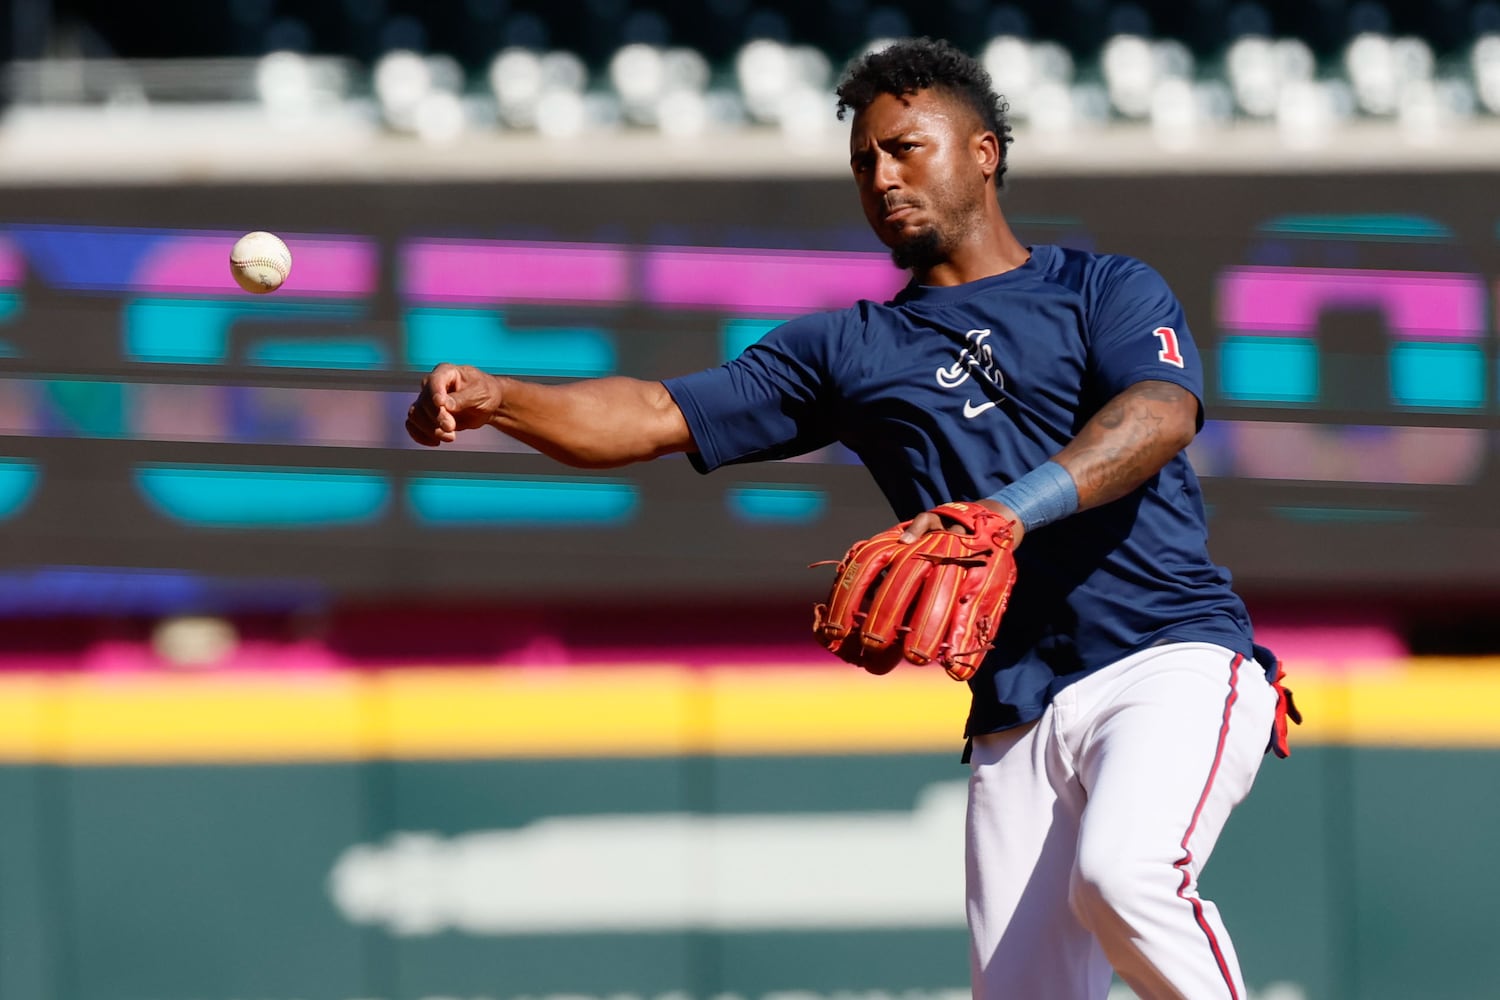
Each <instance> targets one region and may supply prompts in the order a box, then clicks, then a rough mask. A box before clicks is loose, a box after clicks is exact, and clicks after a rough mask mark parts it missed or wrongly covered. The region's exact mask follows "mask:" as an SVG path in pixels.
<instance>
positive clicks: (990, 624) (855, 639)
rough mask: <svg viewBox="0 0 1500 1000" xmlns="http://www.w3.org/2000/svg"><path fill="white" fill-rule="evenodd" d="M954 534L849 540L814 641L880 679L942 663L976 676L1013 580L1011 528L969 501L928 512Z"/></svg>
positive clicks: (955, 673) (897, 531) (961, 675)
mask: <svg viewBox="0 0 1500 1000" xmlns="http://www.w3.org/2000/svg"><path fill="white" fill-rule="evenodd" d="M932 513H934V514H937V515H938V516H939V517H941V518H942V519H943V521H944V523H945V524H954V525H960V526H962V527H963V528H964V529H966V532H967V533H960V532H959V531H955V530H948V531H929V532H927V533H926V534H924V535H922V536H921V537H919V538H918V539H917V540H916V541H913V542H905V543H903V542H901V541H899V539H900V537H901V533H902V532H903V531H905V530H906V528H907V526H908V525H909V524H911V522H910V521H903V522H901V523H900V524H898V525H896V526H895V527H894V528H888V529H886V530H885V531H882V532H880V533H879V534H877V535H875V536H873V537H871V538H867V539H864V540H862V541H858V542H855V543H854V545H853V546H852V547H851V548H850V549H849V551H848V552H847V553H845V555H844V558H843V559H842V560H839V561H837V562H836V563H835V562H834V561H832V560H829V561H827V562H820V563H814V564H813V565H814V566H828V565H837V566H838V572H837V575H836V577H835V579H834V581H833V589H832V591H831V592H830V593H829V595H828V601H827V602H826V603H824V604H819V605H817V606H816V607H815V608H814V609H813V634H814V635H815V636H816V637H817V639H818V641H819V642H820V643H822V644H823V646H824V648H826V649H827V650H828V651H829V652H831V653H833V654H834V655H835V656H837V657H839V658H840V659H843V660H847V661H849V662H850V663H853V664H856V665H857V666H860V667H863V668H864V669H866V670H868V671H870V672H871V673H877V674H883V673H887V672H888V671H890V670H892V669H893V668H895V667H896V666H897V664H899V663H901V662H903V661H905V662H908V663H916V664H927V663H932V662H934V661H936V662H937V663H940V664H942V666H943V669H944V670H946V671H948V674H949V676H951V677H953V679H954V680H960V681H966V680H968V679H969V678H970V677H972V676H974V672H975V671H976V670H978V669H979V664H980V663H981V662H982V661H983V660H984V655H985V653H986V652H988V651H989V650H990V649H991V648H992V647H993V645H994V639H995V633H996V631H998V629H999V628H1000V619H1001V617H1002V616H1003V615H1004V614H1005V604H1006V601H1008V600H1009V599H1010V590H1011V587H1012V586H1013V585H1014V584H1015V581H1016V563H1015V559H1014V558H1013V556H1012V546H1011V530H1010V522H1009V521H1008V520H1006V519H1005V518H1003V517H1001V516H1000V515H998V514H996V513H995V512H993V511H991V510H989V509H987V508H985V507H981V506H980V505H979V504H975V503H957V502H955V503H945V504H941V505H939V506H937V507H934V508H933V509H932Z"/></svg>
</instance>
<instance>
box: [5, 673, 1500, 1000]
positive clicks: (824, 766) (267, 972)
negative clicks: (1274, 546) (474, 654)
mask: <svg viewBox="0 0 1500 1000" xmlns="http://www.w3.org/2000/svg"><path fill="white" fill-rule="evenodd" d="M1491 672H1493V671H1491ZM885 680H889V681H891V682H892V683H889V684H887V683H885V681H884V680H882V681H874V680H873V679H870V678H864V677H858V676H852V675H850V674H846V673H844V672H843V671H819V670H809V671H806V672H796V671H780V670H764V671H686V670H682V671H673V670H667V669H663V670H654V671H630V670H613V671H602V670H601V671H559V672H537V673H534V674H530V675H528V674H526V673H524V672H505V671H456V672H425V673H424V672H409V673H406V674H405V675H404V676H402V675H397V674H391V675H366V676H363V677H349V676H343V675H339V676H330V677H327V678H305V677H304V678H295V679H288V678H205V677H182V678H151V679H135V680H130V679H125V680H119V679H113V680H104V681H99V680H79V679H53V678H42V677H37V678H29V679H27V678H22V679H8V680H6V681H4V682H0V722H4V723H5V725H4V727H3V732H4V734H5V736H4V738H3V739H0V753H3V756H4V757H5V759H6V760H7V763H6V764H4V765H3V766H0V795H3V801H4V802H5V803H6V808H5V809H4V810H3V811H0V1000H366V998H369V1000H373V998H384V1000H419V998H438V997H442V998H490V1000H520V998H535V1000H541V998H544V997H545V998H554V1000H556V998H562V997H568V998H585V997H599V998H606V997H609V998H622V1000H623V998H625V997H640V998H643V1000H651V998H658V997H674V998H687V997H701V998H709V997H721V996H722V997H734V998H744V1000H764V998H771V997H775V998H777V1000H811V998H814V997H834V996H837V997H841V998H847V1000H856V998H866V1000H883V998H887V997H891V998H906V1000H917V998H922V997H939V996H941V997H944V998H949V997H951V998H958V997H961V996H963V995H965V993H964V991H965V981H966V968H967V958H966V951H965V934H964V930H963V926H962V921H963V910H962V850H963V835H962V811H963V793H964V784H963V783H964V779H965V776H966V768H965V767H964V766H963V765H962V764H961V763H960V762H959V750H960V745H959V741H958V740H957V738H956V727H957V726H958V724H959V721H960V720H961V713H958V712H954V713H953V714H952V715H948V712H949V710H950V709H951V708H952V707H953V706H954V699H955V695H956V694H957V693H959V692H961V689H960V688H958V686H956V685H948V684H946V683H945V682H943V681H941V679H940V678H938V677H934V676H932V675H928V674H923V673H921V672H919V671H912V672H911V673H909V674H908V675H907V676H906V677H904V678H896V677H895V676H894V675H893V677H892V678H887V679H885ZM1382 685H1384V686H1385V687H1386V688H1387V690H1386V691H1385V694H1384V695H1382V696H1381V697H1376V696H1375V694H1374V693H1373V692H1374V691H1375V690H1376V689H1378V688H1380V687H1381V686H1382ZM1497 686H1500V682H1497V681H1495V680H1491V679H1490V678H1489V677H1488V676H1487V675H1486V674H1485V673H1483V672H1480V671H1475V672H1473V673H1465V672H1464V671H1463V670H1462V668H1456V667H1453V666H1451V665H1450V666H1447V667H1435V668H1433V669H1432V671H1431V672H1430V673H1424V671H1423V670H1422V669H1421V668H1420V667H1413V668H1411V669H1408V670H1404V671H1399V672H1396V673H1394V674H1387V675H1385V676H1384V678H1383V679H1381V678H1376V677H1374V676H1371V677H1366V678H1364V679H1363V680H1360V679H1355V678H1346V679H1343V680H1336V681H1320V682H1313V681H1311V680H1309V681H1308V683H1306V684H1305V685H1304V688H1303V691H1304V692H1305V697H1304V698H1303V700H1305V701H1306V702H1308V705H1307V709H1308V712H1309V714H1310V715H1314V717H1315V718H1319V719H1321V721H1320V722H1319V723H1318V724H1311V723H1310V724H1309V726H1308V727H1307V729H1306V731H1305V732H1303V733H1299V734H1298V735H1299V736H1301V737H1302V738H1301V739H1300V740H1299V741H1298V745H1297V747H1296V751H1295V753H1294V755H1293V757H1292V758H1291V759H1290V760H1287V761H1277V760H1275V759H1269V760H1268V761H1267V763H1266V766H1265V768H1264V769H1263V771H1262V772H1261V776H1260V778H1259V781H1258V784H1257V787H1256V789H1255V791H1254V792H1253V794H1252V796H1251V798H1250V800H1249V801H1248V802H1247V804H1246V805H1245V806H1243V807H1242V808H1241V809H1240V811H1239V812H1237V813H1236V815H1235V816H1234V817H1233V819H1232V820H1231V822H1230V824H1229V826H1228V828H1227V830H1226V831H1225V834H1224V836H1223V839H1222V840H1221V842H1220V845H1219V848H1218V851H1217V852H1216V854H1215V856H1214V858H1213V859H1212V861H1211V863H1210V864H1209V866H1208V868H1207V870H1206V872H1205V875H1204V878H1203V888H1204V892H1205V894H1206V895H1208V896H1210V897H1211V898H1213V899H1215V900H1216V901H1217V902H1218V903H1219V904H1220V905H1221V907H1222V909H1223V911H1224V913H1225V916H1226V920H1227V922H1228V924H1229V927H1230V929H1231V931H1232V932H1233V934H1234V936H1235V941H1236V944H1237V946H1238V949H1239V952H1240V955H1241V958H1242V960H1243V963H1244V966H1245V970H1246V974H1247V978H1248V980H1249V983H1250V985H1251V987H1252V989H1253V990H1254V991H1255V995H1256V996H1258V997H1262V998H1268V1000H1293V998H1297V997H1303V998H1309V1000H1311V998H1319V1000H1321V998H1330V1000H1386V998H1390V1000H1396V998H1401V1000H1407V998H1412V997H1422V998H1431V1000H1438V998H1452V1000H1475V998H1486V997H1496V996H1500V950H1497V949H1495V948H1494V947H1493V945H1492V941H1491V939H1492V938H1493V935H1494V931H1495V929H1496V920H1495V916H1494V912H1495V911H1494V901H1495V898H1496V896H1497V890H1500V858H1497V857H1496V854H1495V852H1494V850H1493V849H1492V848H1493V844H1494V831H1495V830H1496V829H1500V796H1497V795H1496V794H1495V793H1494V788H1495V785H1496V780H1497V776H1500V739H1497V738H1496V737H1497V736H1500V727H1496V728H1495V729H1493V730H1491V731H1490V732H1489V739H1488V740H1486V738H1484V725H1485V723H1484V720H1485V718H1486V715H1485V712H1486V711H1488V712H1489V713H1490V716H1489V717H1490V718H1493V712H1494V710H1493V709H1486V708H1483V707H1480V709H1479V710H1478V711H1477V712H1471V713H1470V715H1468V716H1465V715H1463V712H1462V709H1464V708H1465V707H1468V708H1474V707H1475V699H1476V698H1480V697H1482V696H1485V694H1486V692H1491V689H1493V688H1496V687H1497ZM799 689H801V690H802V692H803V697H801V698H799ZM1443 690H1446V691H1447V692H1448V694H1449V696H1450V697H1451V698H1452V699H1453V701H1452V704H1453V707H1454V711H1453V712H1451V713H1450V717H1451V718H1452V719H1456V720H1457V721H1455V722H1453V723H1452V726H1451V732H1452V735H1453V738H1452V740H1451V744H1452V745H1447V746H1443V745H1438V744H1436V743H1429V744H1426V745H1418V744H1416V743H1415V742H1413V741H1410V740H1408V741H1407V742H1408V743H1409V744H1410V745H1403V746H1396V745H1380V744H1379V743H1377V742H1373V741H1371V740H1369V739H1367V738H1365V737H1364V736H1360V735H1358V734H1357V732H1356V731H1357V730H1358V729H1359V725H1356V724H1355V722H1354V721H1353V720H1354V719H1355V718H1360V719H1363V720H1364V722H1366V723H1371V724H1373V720H1371V719H1370V718H1368V716H1369V715H1370V713H1371V712H1373V711H1375V709H1374V708H1372V707H1371V706H1378V705H1380V704H1384V702H1383V701H1382V698H1386V697H1396V696H1398V695H1399V696H1400V697H1398V698H1397V701H1398V703H1407V704H1420V703H1421V701H1422V698H1423V697H1426V696H1433V697H1435V696H1436V695H1437V694H1439V693H1441V691H1443ZM623 692H632V693H631V694H630V695H628V696H627V695H626V694H624V693H623ZM748 692H753V696H752V695H751V694H749V693H748ZM840 692H843V693H844V694H845V695H847V697H848V703H849V706H852V707H853V708H854V709H855V711H856V712H857V714H855V715H852V716H851V715H850V714H848V713H847V712H846V713H845V714H839V713H837V712H834V713H831V714H829V715H827V716H825V718H823V719H821V720H820V719H818V718H817V717H816V715H814V714H807V713H806V712H804V711H802V710H803V709H808V708H811V709H812V710H813V711H816V710H817V709H818V708H819V704H820V701H821V700H823V699H832V698H834V697H835V696H836V695H839V693H840ZM1401 692H1404V695H1401ZM1424 693H1425V694H1424ZM739 695H744V697H739ZM507 702H509V703H510V704H511V705H512V706H513V707H512V709H511V710H510V711H507V709H506V708H505V704H506V703H507ZM778 703H779V704H781V705H782V706H784V708H783V710H780V711H777V710H776V709H775V706H776V705H777V704H778ZM1490 704H1491V705H1493V704H1496V702H1494V701H1491V702H1490ZM611 705H612V706H613V707H614V709H615V710H616V715H615V718H614V722H613V724H612V725H613V730H611V724H610V723H609V722H608V720H606V719H605V718H604V717H603V716H602V715H600V716H592V715H591V713H594V712H596V711H597V712H605V711H606V710H607V709H608V707H609V706H611ZM339 706H342V708H343V710H342V711H341V710H340V707H339ZM799 706H800V708H799ZM1340 706H1342V707H1340ZM1359 706H1363V707H1359ZM1340 712H1343V713H1344V714H1343V716H1340V714H1339V713H1340ZM485 713H489V715H490V718H489V726H490V730H491V733H492V736H491V739H490V740H489V743H488V748H487V749H486V744H485V742H484V740H482V739H481V738H480V737H481V736H482V732H480V731H477V730H476V731H471V732H470V733H469V735H468V736H465V735H463V734H464V731H465V728H466V727H468V726H470V725H471V724H473V723H474V717H475V716H476V715H483V714H485ZM1314 713H1316V714H1314ZM902 715H905V716H906V717H907V718H908V720H909V722H910V726H909V729H908V731H907V732H906V734H905V742H906V743H907V744H908V745H905V746H896V747H894V748H884V749H883V748H882V743H884V742H889V743H892V744H898V743H901V742H902V740H903V736H902V733H901V732H900V731H899V730H893V731H890V732H882V731H883V730H886V729H889V727H891V726H893V725H894V724H896V723H897V720H898V719H899V718H900V717H901V716H902ZM319 718H321V719H322V722H323V725H322V726H321V727H320V726H318V725H317V722H318V720H319ZM945 718H946V722H944V721H943V720H944V719H945ZM1340 718H1342V719H1343V721H1342V722H1336V720H1338V719H1340ZM1465 719H1467V721H1464V720H1465ZM132 720H133V721H134V723H135V725H132V724H131V723H132ZM445 720H446V722H447V723H448V725H445ZM94 722H98V723H99V724H98V725H97V726H96V725H94V724H93V723H94ZM110 724H113V725H114V726H115V727H116V729H115V730H114V732H113V734H112V732H111V729H110ZM1363 724H1364V723H1361V724H1360V725H1363ZM642 727H645V728H644V729H643V728H642ZM945 727H946V728H947V729H948V730H950V731H949V732H947V733H946V734H945V735H942V734H940V731H941V730H943V729H944V728H945ZM424 732H425V733H426V734H427V735H426V736H424V735H422V734H423V733H424ZM1351 733H1354V734H1355V735H1351ZM252 734H254V735H255V736H256V737H257V738H256V739H253V740H252V739H250V738H249V737H250V736H251V735H252ZM312 734H318V735H317V736H314V735H312ZM883 737H888V739H883ZM319 738H321V740H322V742H321V743H320V742H319ZM455 740H469V741H470V742H471V749H470V751H469V752H467V753H458V752H456V751H455V750H454V749H453V747H454V745H455ZM609 741H613V742H614V743H615V744H616V752H614V753H607V752H605V748H604V746H603V745H602V744H603V743H605V742H609ZM834 741H837V742H840V743H842V744H843V746H842V748H836V747H834V746H831V745H829V744H830V743H832V742H834ZM395 746H401V747H404V750H403V751H402V752H401V753H392V752H390V751H391V749H392V748H393V747H395ZM27 747H29V750H27Z"/></svg>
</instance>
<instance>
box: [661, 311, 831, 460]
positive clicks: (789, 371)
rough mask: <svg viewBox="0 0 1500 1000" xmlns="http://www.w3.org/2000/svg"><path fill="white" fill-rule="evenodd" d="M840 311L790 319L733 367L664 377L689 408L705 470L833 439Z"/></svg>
mask: <svg viewBox="0 0 1500 1000" xmlns="http://www.w3.org/2000/svg"><path fill="white" fill-rule="evenodd" d="M843 322H844V316H843V314H841V313H813V314H811V315H808V316H803V317H800V318H798V319H794V320H791V321H789V322H787V323H783V324H782V325H781V326H779V327H777V328H776V329H774V330H772V331H771V332H770V333H768V334H766V335H765V336H764V337H762V338H761V339H760V340H759V341H757V342H756V343H754V344H751V345H750V346H749V347H748V348H746V349H745V351H744V353H743V354H741V355H740V356H739V357H737V358H735V359H734V360H733V361H730V362H728V363H727V364H723V365H720V366H719V367H717V368H709V369H706V370H704V371H700V372H696V373H694V374H691V375H684V376H682V377H680V378H674V379H667V380H666V381H665V382H663V385H665V386H666V388H667V391H668V392H669V393H671V395H672V398H673V399H674V400H675V401H676V402H677V405H678V407H679V408H680V409H681V410H682V415H683V417H684V418H686V420H687V424H688V429H689V430H690V431H692V434H693V442H694V444H695V446H696V448H697V450H696V451H695V452H693V453H691V454H689V456H688V458H689V459H690V460H691V461H692V463H693V467H694V468H696V469H697V470H698V471H699V472H711V471H712V470H714V469H716V468H718V467H719V466H721V465H730V464H734V463H738V462H755V461H764V460H767V459H777V458H790V457H792V456H794V455H802V454H805V453H807V452H809V451H814V450H816V449H818V448H822V447H824V446H826V445H829V444H832V443H833V441H834V440H835V439H836V435H835V431H834V422H833V409H834V407H833V398H834V392H833V386H832V377H831V375H830V373H829V365H828V363H827V361H828V358H829V357H830V356H831V354H832V343H833V340H834V338H836V337H837V336H838V334H839V332H840V329H841V327H842V325H843Z"/></svg>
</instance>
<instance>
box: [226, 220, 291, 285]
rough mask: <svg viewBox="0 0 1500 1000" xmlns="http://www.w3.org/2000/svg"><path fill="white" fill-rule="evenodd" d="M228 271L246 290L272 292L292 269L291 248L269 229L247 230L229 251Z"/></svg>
mask: <svg viewBox="0 0 1500 1000" xmlns="http://www.w3.org/2000/svg"><path fill="white" fill-rule="evenodd" d="M229 273H230V274H232V275H234V280H235V282H236V283H237V284H238V285H239V286H240V287H241V288H243V289H244V290H245V291H247V292H254V293H255V294H257V295H263V294H265V293H266V292H274V291H276V289H278V288H280V287H281V283H282V282H283V281H285V280H286V277H287V275H289V274H291V273H292V252H291V251H290V250H288V249H287V248H286V244H285V243H283V242H282V241H281V237H279V236H276V235H274V234H272V233H262V232H254V233H246V234H245V235H244V236H241V237H240V238H239V240H237V241H236V242H235V244H234V249H233V250H230V251H229Z"/></svg>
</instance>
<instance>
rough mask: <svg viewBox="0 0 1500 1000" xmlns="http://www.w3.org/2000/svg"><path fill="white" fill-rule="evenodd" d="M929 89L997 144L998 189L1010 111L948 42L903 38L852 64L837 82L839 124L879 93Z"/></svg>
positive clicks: (980, 71)
mask: <svg viewBox="0 0 1500 1000" xmlns="http://www.w3.org/2000/svg"><path fill="white" fill-rule="evenodd" d="M929 88H937V89H939V90H945V91H947V92H948V93H950V94H952V95H953V96H954V97H957V98H958V99H959V100H961V101H963V102H964V103H965V104H966V105H968V106H969V108H970V109H971V110H972V111H973V112H974V114H975V115H976V116H977V117H978V118H979V121H980V124H981V125H982V126H983V127H984V128H985V129H986V130H987V131H990V132H993V133H995V136H996V138H998V139H999V140H1000V167H999V169H998V170H996V171H995V186H996V187H999V186H1000V185H1001V182H1002V178H1004V176H1005V167H1006V161H1007V160H1008V159H1009V157H1008V156H1006V148H1007V147H1009V146H1010V143H1011V135H1010V121H1009V119H1007V118H1006V115H1005V112H1006V111H1007V110H1009V107H1008V105H1007V104H1006V103H1005V99H1004V98H1002V97H1001V96H1000V95H998V94H996V93H995V85H994V83H993V82H991V80H990V75H989V73H987V72H985V69H984V67H983V66H981V65H980V64H979V61H978V60H977V59H975V58H974V57H973V56H970V55H969V54H967V53H965V52H963V51H961V50H960V49H957V48H955V47H954V46H953V45H951V44H949V43H948V42H945V41H941V40H936V39H932V38H912V39H906V40H904V41H899V42H894V43H892V44H891V45H889V46H887V47H886V48H883V49H879V50H877V51H875V52H870V53H867V54H866V55H864V56H861V57H860V58H858V59H856V60H854V61H853V62H852V63H850V64H849V68H848V69H846V70H845V71H844V77H843V79H842V80H840V81H839V86H838V98H839V107H838V115H839V121H843V120H844V117H845V115H846V114H847V113H848V112H849V111H850V110H853V111H854V113H855V114H858V113H859V112H861V111H863V110H864V109H865V108H867V107H869V106H870V102H872V101H874V100H875V98H877V97H879V96H880V95H881V94H894V95H896V96H897V97H904V96H906V95H907V94H915V93H916V92H917V91H919V90H927V89H929Z"/></svg>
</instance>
